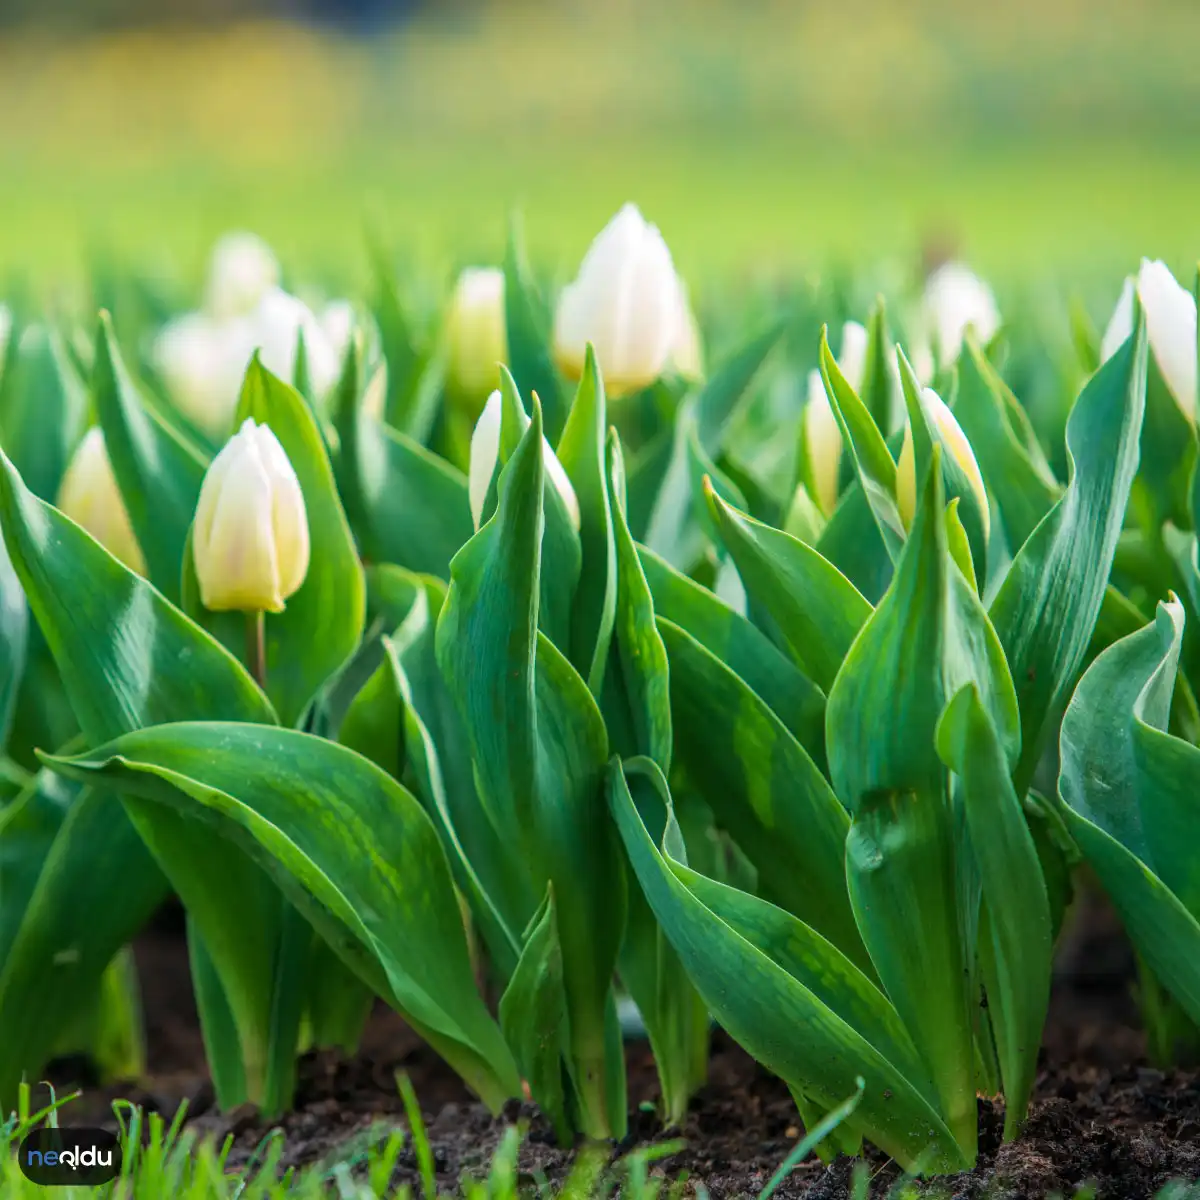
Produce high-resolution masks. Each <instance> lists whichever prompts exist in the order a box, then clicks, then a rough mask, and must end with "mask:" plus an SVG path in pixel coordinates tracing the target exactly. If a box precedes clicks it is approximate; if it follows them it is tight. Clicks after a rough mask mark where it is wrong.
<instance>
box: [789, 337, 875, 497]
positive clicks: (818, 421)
mask: <svg viewBox="0 0 1200 1200" xmlns="http://www.w3.org/2000/svg"><path fill="white" fill-rule="evenodd" d="M867 340H868V339H867V331H866V328H865V327H864V326H862V325H860V324H859V323H858V322H857V321H847V322H846V323H845V325H843V326H842V346H841V354H839V355H838V367H839V368H840V369H841V372H842V374H843V375H844V376H845V377H846V382H847V383H848V384H849V385H850V386H851V387H852V388H853V389H854V390H855V391H856V392H860V391H862V385H863V377H864V375H865V374H866V370H867ZM804 442H805V446H806V447H807V449H808V455H809V464H810V467H811V471H812V480H813V486H814V488H815V489H816V493H817V494H816V496H815V499H816V501H817V504H818V505H819V506H820V509H821V511H822V512H823V513H824V514H825V515H826V516H829V515H830V513H832V512H833V510H834V508H836V507H837V497H838V472H839V471H840V470H841V462H842V431H841V429H840V428H839V427H838V423H837V417H836V416H834V412H833V407H832V405H831V404H830V403H829V396H828V395H827V394H826V392H825V381H824V379H823V378H822V377H821V372H820V371H811V372H809V376H808V403H807V404H806V405H805V406H804Z"/></svg>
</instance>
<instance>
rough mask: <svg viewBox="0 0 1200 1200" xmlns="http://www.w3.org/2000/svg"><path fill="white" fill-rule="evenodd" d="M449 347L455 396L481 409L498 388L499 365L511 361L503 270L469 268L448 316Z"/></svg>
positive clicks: (450, 379) (460, 279)
mask: <svg viewBox="0 0 1200 1200" xmlns="http://www.w3.org/2000/svg"><path fill="white" fill-rule="evenodd" d="M446 343H447V346H446V349H447V355H448V361H447V364H446V366H447V376H448V382H449V384H450V388H451V390H452V392H453V393H454V394H455V395H456V396H458V397H460V398H462V399H463V400H473V401H474V402H475V404H476V405H478V404H479V402H480V400H482V399H483V397H485V396H486V395H488V393H489V392H491V391H492V389H493V388H495V386H496V380H497V379H498V378H499V371H498V364H499V363H502V362H505V361H507V359H508V333H507V328H506V325H505V316H504V272H503V271H502V270H500V268H499V267H468V268H467V269H466V270H465V271H463V273H462V274H461V275H459V277H458V282H457V283H456V284H455V285H454V295H453V296H452V297H451V299H450V310H449V312H448V313H447V314H446ZM473 411H474V412H478V411H479V409H478V408H477V407H476V408H474V410H473Z"/></svg>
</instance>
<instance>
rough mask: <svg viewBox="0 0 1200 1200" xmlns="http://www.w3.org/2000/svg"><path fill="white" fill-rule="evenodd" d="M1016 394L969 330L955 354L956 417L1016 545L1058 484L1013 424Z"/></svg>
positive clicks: (1039, 517)
mask: <svg viewBox="0 0 1200 1200" xmlns="http://www.w3.org/2000/svg"><path fill="white" fill-rule="evenodd" d="M1014 408H1019V405H1018V402H1017V399H1016V397H1015V396H1013V394H1012V392H1011V391H1010V389H1009V387H1008V385H1007V384H1006V383H1005V382H1004V380H1003V379H1001V378H1000V373H999V372H998V371H997V370H996V368H995V367H994V366H992V364H991V362H990V361H989V360H988V357H987V355H986V354H984V353H983V351H982V350H981V349H980V348H979V345H978V343H977V342H976V340H975V339H974V338H973V337H971V336H970V335H969V334H968V337H967V339H966V345H965V348H964V352H963V353H962V355H960V357H959V360H958V391H957V394H956V397H955V402H954V417H955V419H956V420H957V421H958V423H959V425H960V426H961V427H962V431H963V433H965V434H966V435H967V440H968V441H969V442H970V443H971V448H972V449H973V450H974V451H975V457H976V458H977V459H978V460H979V469H980V471H981V472H982V474H983V478H984V479H985V480H986V481H987V485H988V490H989V491H990V492H991V493H992V495H993V496H994V497H995V500H996V504H997V506H998V507H999V509H1000V518H1001V520H1002V522H1003V525H1004V532H1005V534H1006V535H1007V536H1008V539H1009V542H1010V544H1011V545H1012V547H1013V548H1014V550H1016V549H1019V548H1020V547H1021V546H1023V545H1024V544H1025V543H1026V541H1027V540H1028V539H1029V536H1030V534H1032V533H1033V531H1034V530H1035V529H1036V528H1037V526H1038V525H1039V524H1040V522H1041V521H1042V518H1043V517H1045V515H1046V513H1047V512H1049V511H1050V508H1051V507H1052V506H1053V504H1054V502H1055V501H1056V500H1057V499H1058V497H1059V494H1060V491H1061V489H1060V488H1059V486H1058V483H1057V481H1056V480H1055V478H1054V476H1053V474H1052V473H1051V471H1050V467H1049V466H1048V464H1047V463H1046V462H1045V459H1044V458H1041V457H1040V456H1039V457H1034V456H1033V455H1032V454H1031V453H1030V451H1029V449H1028V448H1027V446H1026V444H1025V443H1023V441H1022V439H1021V438H1020V437H1019V436H1018V435H1017V433H1016V431H1015V430H1014V429H1013V426H1012V422H1011V420H1010V419H1009V414H1010V413H1011V411H1012V410H1013V409H1014Z"/></svg>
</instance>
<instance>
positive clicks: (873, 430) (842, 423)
mask: <svg viewBox="0 0 1200 1200" xmlns="http://www.w3.org/2000/svg"><path fill="white" fill-rule="evenodd" d="M820 357H821V376H822V379H823V380H824V383H825V393H826V395H827V396H828V397H829V404H830V407H831V408H832V409H833V413H834V416H835V417H836V418H837V423H838V428H839V429H840V430H841V432H842V443H843V445H844V446H845V447H846V448H847V450H848V451H849V452H850V455H851V457H852V459H853V461H854V464H855V468H856V470H857V472H858V481H859V484H860V485H861V487H862V490H863V494H864V495H865V496H866V498H867V501H868V503H869V504H870V507H871V512H872V514H873V515H874V517H875V521H876V524H877V525H878V527H879V533H880V535H881V537H882V538H883V542H884V545H885V546H886V547H887V551H888V553H889V554H890V555H891V556H892V558H893V559H894V558H896V557H897V556H898V555H899V552H900V547H901V546H902V545H903V543H904V522H903V521H902V520H901V519H900V510H899V508H898V507H897V506H896V463H895V461H894V460H893V458H892V455H891V451H889V450H888V448H887V442H886V441H884V437H883V434H882V433H881V432H880V431H879V427H878V425H876V424H875V422H874V420H873V419H872V417H871V414H870V412H869V411H868V410H867V407H866V405H865V404H863V402H862V401H861V400H860V399H859V398H858V394H857V393H856V392H855V390H854V389H853V388H852V387H851V386H850V384H849V383H848V382H847V380H846V377H845V376H844V375H843V374H842V369H841V367H839V366H838V364H837V360H836V359H835V358H834V357H833V351H831V350H830V348H829V330H828V328H822V330H821V351H820Z"/></svg>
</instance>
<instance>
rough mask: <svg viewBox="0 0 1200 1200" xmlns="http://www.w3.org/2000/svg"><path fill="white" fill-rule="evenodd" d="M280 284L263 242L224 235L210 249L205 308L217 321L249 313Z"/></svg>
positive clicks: (272, 258) (273, 260) (246, 236)
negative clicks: (211, 250)
mask: <svg viewBox="0 0 1200 1200" xmlns="http://www.w3.org/2000/svg"><path fill="white" fill-rule="evenodd" d="M278 284H279V262H278V260H277V259H276V257H275V255H274V254H273V253H272V251H271V247H270V246H268V245H267V243H266V242H264V241H263V240H262V238H260V237H257V236H255V235H254V234H253V233H227V234H226V235H225V236H224V237H222V238H221V239H220V240H219V241H218V242H217V244H216V246H214V247H213V253H212V259H211V261H210V263H209V268H208V285H207V289H206V292H205V301H204V307H205V311H207V312H208V313H209V315H210V316H213V317H216V318H217V319H218V320H225V319H227V318H229V317H240V316H244V315H245V314H246V313H248V312H250V311H251V310H252V309H253V308H254V306H255V305H256V304H257V303H258V302H259V300H261V299H262V297H263V294H264V293H265V292H266V291H267V290H268V289H269V288H273V287H277V286H278Z"/></svg>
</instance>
